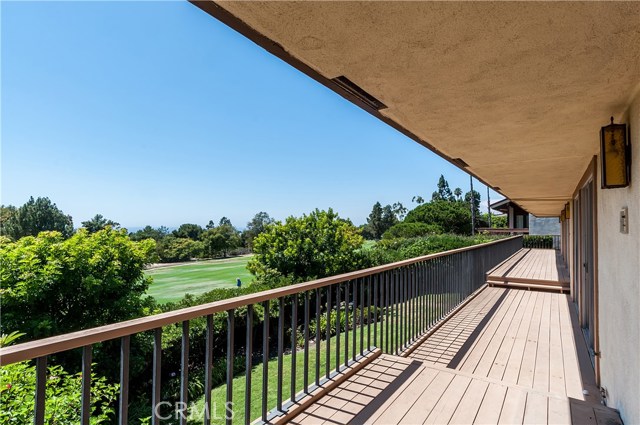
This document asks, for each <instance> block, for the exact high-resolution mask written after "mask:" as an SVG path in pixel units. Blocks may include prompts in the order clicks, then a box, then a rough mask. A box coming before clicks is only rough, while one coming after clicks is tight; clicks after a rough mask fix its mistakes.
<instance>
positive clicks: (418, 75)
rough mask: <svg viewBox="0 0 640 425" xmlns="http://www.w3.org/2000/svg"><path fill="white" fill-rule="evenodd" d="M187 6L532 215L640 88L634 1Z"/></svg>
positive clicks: (548, 208) (566, 188)
mask: <svg viewBox="0 0 640 425" xmlns="http://www.w3.org/2000/svg"><path fill="white" fill-rule="evenodd" d="M194 4H196V5H197V6H199V7H200V8H202V9H203V10H205V11H206V12H208V13H210V14H211V15H213V16H215V17H216V18H218V19H220V20H221V21H223V22H225V23H226V24H228V25H229V26H231V27H232V28H234V29H236V30H238V31H240V32H241V33H243V34H244V35H246V36H247V37H249V38H250V39H252V40H253V41H255V42H257V43H258V44H260V45H261V46H263V47H265V48H266V49H267V50H269V51H270V52H272V53H274V54H276V55H277V56H279V57H281V58H282V59H284V60H286V61H287V62H289V63H290V64H292V65H293V66H295V67H296V68H298V69H300V70H301V71H303V72H305V73H307V74H308V75H310V76H311V77H312V78H315V79H317V80H318V81H320V82H321V83H323V84H325V85H327V86H328V87H330V88H332V89H334V90H335V91H337V92H338V93H340V94H342V95H343V96H345V97H347V98H348V99H350V100H352V101H353V102H354V103H356V104H358V105H359V106H361V107H363V108H364V109H366V110H368V111H369V112H371V113H372V114H374V115H376V116H378V117H379V118H380V119H382V120H384V121H385V122H387V123H389V124H390V125H392V126H394V127H396V128H398V129H399V130H400V131H402V132H404V133H405V134H407V135H409V136H410V137H412V138H413V139H415V140H416V141H418V142H419V143H421V144H423V145H425V146H426V147H428V148H430V149H432V150H433V151H435V152H436V153H438V154H439V155H441V156H443V157H444V158H446V159H449V160H451V159H454V158H461V159H462V160H464V162H466V163H467V164H468V168H467V170H468V171H469V172H471V173H472V174H474V175H475V176H476V177H478V178H479V179H481V180H482V181H483V182H485V183H487V184H489V185H491V186H493V187H499V188H500V190H499V191H500V192H501V193H502V194H504V195H505V196H507V197H509V198H510V199H512V200H514V201H515V202H516V203H518V204H519V205H521V206H522V207H523V208H525V209H526V210H528V211H529V212H531V213H533V214H535V215H538V216H557V215H558V214H559V212H560V210H561V209H562V207H563V205H564V203H565V202H566V201H567V200H568V199H569V198H570V197H571V195H572V193H573V191H574V189H575V187H576V184H577V183H578V182H579V180H580V178H581V176H582V174H583V172H584V170H585V168H586V167H587V165H588V164H589V162H590V160H591V158H592V156H593V155H594V154H595V153H596V152H597V151H598V132H599V130H600V127H601V126H602V125H606V124H608V120H609V117H610V116H614V117H617V118H619V117H620V116H621V114H622V113H623V112H624V110H625V109H626V107H627V105H628V104H629V102H630V100H631V98H632V96H633V94H634V93H635V92H636V91H637V90H638V88H639V87H640V86H639V83H640V2H379V1H370V2H352V1H348V2H332V1H330V2H306V1H300V2H283V1H268V2H255V1H240V2H224V1H223V2H215V3H214V2H212V1H209V0H205V1H194ZM342 75H344V76H346V77H347V78H348V79H349V80H351V81H353V82H354V83H356V84H357V85H358V86H359V87H361V88H362V89H364V90H365V91H366V92H367V93H369V94H370V95H372V96H373V97H375V98H376V99H378V100H379V101H381V102H382V103H384V104H385V105H386V106H387V107H386V108H384V109H381V110H379V111H378V110H375V109H372V108H371V107H370V106H368V105H366V104H363V103H362V102H360V101H359V100H358V99H357V98H354V97H353V96H350V95H349V94H348V93H346V92H344V91H342V89H341V88H340V87H339V86H337V85H335V84H334V83H333V82H332V81H331V79H333V78H335V77H339V76H342ZM390 148H391V147H390Z"/></svg>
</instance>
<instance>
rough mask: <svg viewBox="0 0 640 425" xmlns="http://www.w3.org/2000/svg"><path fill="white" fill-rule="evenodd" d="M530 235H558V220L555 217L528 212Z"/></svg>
mask: <svg viewBox="0 0 640 425" xmlns="http://www.w3.org/2000/svg"><path fill="white" fill-rule="evenodd" d="M529 234H530V235H559V234H560V222H559V221H558V219H557V218H556V217H536V216H535V215H533V214H529Z"/></svg>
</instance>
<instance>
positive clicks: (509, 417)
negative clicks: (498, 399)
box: [498, 387, 527, 425]
mask: <svg viewBox="0 0 640 425" xmlns="http://www.w3.org/2000/svg"><path fill="white" fill-rule="evenodd" d="M526 403H527V393H526V392H525V391H523V390H521V389H517V388H514V387H510V388H509V389H507V394H506V395H505V397H504V403H503V405H502V411H501V412H500V419H498V424H509V425H512V424H521V423H522V419H523V417H524V409H525V407H526Z"/></svg>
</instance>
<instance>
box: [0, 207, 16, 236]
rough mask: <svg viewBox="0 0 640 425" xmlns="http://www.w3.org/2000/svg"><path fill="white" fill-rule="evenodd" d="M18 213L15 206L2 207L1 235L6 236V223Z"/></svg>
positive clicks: (0, 219)
mask: <svg viewBox="0 0 640 425" xmlns="http://www.w3.org/2000/svg"><path fill="white" fill-rule="evenodd" d="M15 213H16V207H14V206H13V205H0V235H6V231H5V230H4V228H5V223H6V222H7V221H9V219H10V218H11V217H12V216H13V215H14V214H15Z"/></svg>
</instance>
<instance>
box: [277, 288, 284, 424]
mask: <svg viewBox="0 0 640 425" xmlns="http://www.w3.org/2000/svg"><path fill="white" fill-rule="evenodd" d="M283 353H284V297H280V298H278V376H277V382H278V384H277V391H276V409H278V411H280V412H282V411H283V410H282V382H283V375H284V374H283V370H284V365H283V362H284V358H283Z"/></svg>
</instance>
